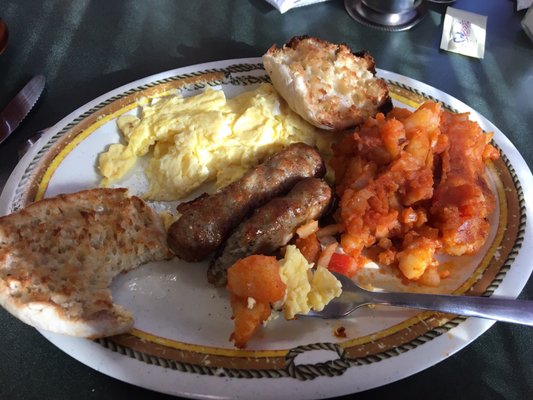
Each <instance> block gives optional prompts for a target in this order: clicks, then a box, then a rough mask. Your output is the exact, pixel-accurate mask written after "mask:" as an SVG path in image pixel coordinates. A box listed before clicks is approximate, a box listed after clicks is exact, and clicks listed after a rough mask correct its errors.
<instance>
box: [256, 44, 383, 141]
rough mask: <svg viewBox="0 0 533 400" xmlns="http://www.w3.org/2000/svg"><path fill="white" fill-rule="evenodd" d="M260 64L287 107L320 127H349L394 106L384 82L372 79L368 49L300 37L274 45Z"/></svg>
mask: <svg viewBox="0 0 533 400" xmlns="http://www.w3.org/2000/svg"><path fill="white" fill-rule="evenodd" d="M263 64H264V66H265V69H266V71H267V73H268V75H269V76H270V79H271V81H272V84H273V85H274V87H275V88H276V90H277V91H278V92H279V94H280V95H281V96H282V97H283V98H284V99H285V100H286V101H287V103H288V104H289V106H290V107H291V109H292V110H294V111H295V112H297V113H298V114H299V115H300V116H301V117H302V118H304V119H305V120H307V121H308V122H310V123H311V124H313V125H314V126H316V127H318V128H321V129H327V130H335V131H339V130H345V129H348V128H353V127H356V126H358V125H360V124H361V123H362V122H363V121H364V120H365V119H367V118H368V117H373V116H374V115H375V114H376V113H377V112H388V111H389V110H390V109H391V108H392V101H391V99H390V97H389V91H388V88H387V84H386V83H385V81H384V80H383V79H380V78H377V77H376V69H375V63H374V58H373V57H372V56H371V55H370V53H368V52H366V51H362V52H359V53H353V52H352V51H351V49H350V48H349V47H348V46H347V45H345V44H333V43H329V42H327V41H325V40H321V39H317V38H314V37H309V36H299V37H294V38H292V39H291V40H290V41H289V42H288V43H287V44H285V45H284V46H283V47H282V48H278V47H277V46H276V45H273V46H272V47H271V48H270V49H269V50H268V51H267V52H266V54H264V55H263Z"/></svg>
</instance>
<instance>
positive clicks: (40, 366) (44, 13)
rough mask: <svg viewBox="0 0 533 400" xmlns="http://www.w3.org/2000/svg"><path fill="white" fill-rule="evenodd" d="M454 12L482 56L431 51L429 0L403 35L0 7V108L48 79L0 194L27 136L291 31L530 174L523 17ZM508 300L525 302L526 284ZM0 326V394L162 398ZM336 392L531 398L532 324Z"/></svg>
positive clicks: (142, 12)
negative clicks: (520, 161)
mask: <svg viewBox="0 0 533 400" xmlns="http://www.w3.org/2000/svg"><path fill="white" fill-rule="evenodd" d="M453 7H455V8H460V9H463V10H468V11H472V12H475V13H478V14H481V15H486V16H488V24H487V38H486V47H485V56H484V58H483V59H482V60H479V59H475V58H470V57H466V56H462V55H459V54H454V53H449V52H445V51H442V50H440V49H439V46H440V40H441V35H442V26H443V18H444V12H445V9H446V6H443V5H439V4H434V3H428V14H427V15H426V17H425V18H424V19H423V20H422V21H421V22H420V23H419V24H417V25H416V26H415V27H413V28H412V29H410V30H407V31H404V32H386V31H381V30H377V29H373V28H369V27H366V26H363V25H361V24H360V23H358V22H355V21H354V20H352V19H351V18H350V17H349V15H348V14H347V12H346V11H345V8H344V2H343V1H341V0H331V1H327V2H323V3H320V4H315V5H311V6H306V7H301V8H297V9H294V10H291V11H289V12H287V13H285V14H280V13H279V12H278V11H277V10H275V9H274V8H273V7H272V6H271V5H269V4H268V3H267V2H266V1H263V0H240V1H237V0H233V1H231V0H225V1H222V0H220V1H207V0H196V1H180V0H154V1H126V0H122V1H108V0H93V1H89V0H87V1H80V0H75V1H65V0H48V1H43V2H41V1H32V0H25V1H19V0H0V18H1V19H3V20H4V21H5V22H6V23H7V25H8V28H9V34H10V36H9V43H8V47H7V49H6V50H5V51H4V53H3V54H1V55H0V108H2V107H3V106H5V105H6V104H7V103H8V101H9V99H10V98H12V96H14V95H15V94H16V92H17V91H18V90H19V89H20V88H21V87H22V86H23V85H24V84H25V83H26V82H27V81H28V80H29V79H30V78H31V77H32V76H33V75H36V74H43V75H45V77H46V80H47V82H46V89H45V91H44V93H43V94H42V96H41V98H40V100H39V101H38V103H37V105H36V107H35V108H34V109H33V110H32V111H31V113H30V114H29V116H28V117H27V118H26V120H25V121H24V122H23V123H22V125H21V126H20V127H19V128H18V129H17V131H16V132H15V133H14V134H13V135H12V136H11V137H10V138H9V139H8V140H6V141H5V142H4V143H3V144H2V145H0V188H2V187H3V186H4V184H5V182H6V180H7V179H8V177H9V175H10V174H11V172H12V171H13V169H14V168H15V166H16V164H17V162H18V156H17V149H18V148H19V146H20V144H21V143H22V142H23V141H25V139H27V138H29V137H31V136H32V134H33V133H34V132H35V131H37V130H39V129H42V128H46V127H49V126H51V125H53V124H55V123H56V122H58V121H59V120H60V119H61V118H63V117H64V116H66V115H67V114H69V113H70V112H72V111H74V110H75V109H77V108H78V107H80V106H82V105H84V104H85V103H87V102H88V101H90V100H92V99H94V98H96V97H97V96H99V95H102V94H104V93H106V92H108V91H110V90H112V89H114V88H117V87H119V86H121V85H123V84H126V83H129V82H131V81H134V80H136V79H139V78H143V77H146V76H149V75H152V74H155V73H158V72H162V71H166V70H170V69H174V68H178V67H183V66H188V65H193V64H198V63H203V62H209V61H217V60H224V59H232V58H242V57H258V56H261V55H262V54H263V53H264V52H265V51H266V50H267V49H268V48H269V47H270V46H271V45H272V44H273V43H277V44H278V45H281V44H283V43H285V42H286V41H287V40H288V39H290V38H291V37H293V36H296V35H303V34H308V35H312V36H317V37H320V38H323V39H326V40H329V41H332V42H345V43H347V44H348V45H349V46H350V47H351V48H352V49H353V50H361V49H366V50H368V51H370V52H371V53H372V54H373V56H374V57H375V59H376V62H377V66H378V68H381V69H385V70H389V71H393V72H396V73H399V74H402V75H405V76H408V77H411V78H414V79H416V80H419V81H422V82H424V83H426V84H428V85H431V86H433V87H435V88H437V89H440V90H442V91H444V92H446V93H448V94H450V95H452V96H454V97H456V98H457V99H459V100H461V101H463V102H464V103H466V104H468V105H469V106H471V107H472V108H474V109H475V110H476V111H478V112H479V113H480V114H482V115H483V116H484V117H486V118H487V119H489V120H490V121H491V122H493V123H494V124H495V125H496V126H497V127H498V128H499V129H500V130H501V131H502V132H503V133H504V134H505V135H506V136H507V137H508V138H509V139H510V141H511V142H512V143H513V144H514V145H515V147H516V148H517V149H519V151H520V153H521V154H522V156H523V157H524V159H525V160H526V162H527V164H528V165H529V167H530V168H531V167H533V42H532V41H531V40H530V39H529V38H528V37H527V36H526V34H525V33H524V31H523V30H522V28H521V26H520V21H521V19H522V18H523V16H524V14H525V12H524V11H516V2H514V1H509V0H489V1H475V0H470V1H467V0H457V1H456V2H455V3H453ZM528 200H529V199H526V201H528ZM520 298H522V299H530V300H533V284H532V282H531V280H530V281H529V283H528V284H527V285H526V287H525V289H524V290H523V291H522V293H521V294H520ZM0 332H1V336H2V340H1V345H0V399H3V400H7V399H78V400H85V399H101V400H104V399H122V398H128V399H170V398H174V397H171V396H168V395H164V394H160V393H157V392H152V391H150V390H146V389H143V388H139V387H136V386H134V385H131V384H128V383H123V382H120V381H118V380H115V379H113V378H111V377H108V376H106V375H103V374H101V373H99V372H97V371H95V370H93V369H90V368H88V367H86V366H85V365H83V364H82V363H80V362H78V361H76V360H74V359H73V358H71V357H70V356H69V355H67V354H65V353H63V352H62V351H61V350H59V349H57V348H56V347H54V346H53V345H52V344H50V343H49V342H48V341H47V340H46V339H44V338H43V337H42V336H41V335H40V334H39V333H38V332H37V331H36V330H34V329H33V328H31V327H29V326H27V325H24V324H23V323H21V322H19V321H18V320H17V319H15V318H13V317H12V316H11V315H9V314H8V313H7V312H5V311H4V310H3V309H0ZM214 395H216V393H214ZM348 397H349V398H352V397H353V398H361V399H365V398H369V399H370V398H401V399H403V398H409V399H427V398H431V399H455V398H459V399H463V398H465V399H466V398H476V399H517V400H521V399H527V398H533V329H532V328H527V327H523V326H516V325H511V324H504V323H496V324H495V325H493V326H492V327H491V328H490V329H489V330H488V331H487V332H486V333H484V334H483V335H481V337H479V338H478V339H477V340H475V341H474V342H473V343H471V344H470V345H468V346H467V347H466V348H464V349H463V350H461V351H459V352H458V353H456V354H454V355H452V356H450V357H448V358H446V359H445V360H443V361H442V362H440V363H438V364H437V365H434V366H431V367H429V368H427V369H425V370H423V371H422V372H420V373H418V374H416V375H413V376H410V377H407V378H405V379H403V380H400V381H397V382H394V383H391V384H387V385H385V386H382V387H379V388H375V389H371V390H369V391H366V392H362V393H358V394H357V395H353V396H346V397H345V398H348Z"/></svg>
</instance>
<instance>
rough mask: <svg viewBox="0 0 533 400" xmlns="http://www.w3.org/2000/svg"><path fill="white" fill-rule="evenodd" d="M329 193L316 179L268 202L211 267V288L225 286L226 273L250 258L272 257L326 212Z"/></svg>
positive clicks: (234, 237) (209, 277)
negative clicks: (234, 265) (241, 260)
mask: <svg viewBox="0 0 533 400" xmlns="http://www.w3.org/2000/svg"><path fill="white" fill-rule="evenodd" d="M331 198H332V190H331V188H330V187H329V185H328V184H327V183H326V182H325V181H323V180H321V179H316V178H306V179H303V180H301V181H299V182H298V183H297V184H296V185H295V186H294V188H293V189H292V190H291V191H290V192H289V193H288V194H287V196H285V197H277V198H275V199H273V200H271V201H270V202H269V203H267V204H266V205H264V206H263V207H261V208H259V209H257V210H256V212H255V213H254V214H253V215H252V216H251V217H250V218H249V219H248V220H246V221H244V222H243V223H241V224H240V225H239V226H238V227H237V229H236V230H235V231H234V232H233V233H232V234H231V236H230V237H229V238H228V240H227V241H226V244H225V245H224V248H223V250H222V252H221V254H220V256H219V257H217V258H215V260H214V262H212V263H211V265H210V266H209V269H208V273H207V279H208V281H209V282H210V283H213V284H214V285H215V286H224V285H225V284H226V278H227V269H228V268H229V267H230V266H232V265H233V264H234V263H235V262H236V261H237V260H239V259H241V258H244V257H246V256H249V255H252V254H264V255H271V254H274V253H275V252H276V251H277V250H278V249H279V248H280V247H281V246H284V245H286V244H287V243H289V241H290V240H291V239H292V237H293V235H294V232H295V231H296V229H297V228H298V227H299V226H301V225H302V224H304V223H306V222H308V221H310V220H313V219H319V218H320V217H321V216H322V215H323V214H324V213H325V212H326V210H328V208H329V205H330V203H331Z"/></svg>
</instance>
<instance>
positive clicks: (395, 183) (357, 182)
mask: <svg viewBox="0 0 533 400" xmlns="http://www.w3.org/2000/svg"><path fill="white" fill-rule="evenodd" d="M490 139H491V135H490V134H485V133H484V132H483V131H482V130H481V128H480V127H479V125H478V124H477V123H475V122H473V121H469V119H468V114H452V113H451V112H449V111H447V110H443V109H442V107H441V105H440V104H438V103H435V102H432V101H428V102H426V103H424V104H423V105H421V106H420V107H419V108H418V109H417V110H415V111H414V112H410V111H408V110H407V109H399V108H396V109H394V110H393V111H391V112H390V113H389V114H388V115H387V116H385V115H383V114H378V115H377V116H376V117H375V118H370V119H368V120H367V121H366V122H365V124H364V125H363V126H362V127H361V129H360V130H358V131H356V132H355V133H353V134H351V135H348V136H346V137H345V139H344V140H343V141H341V142H340V143H339V144H338V145H336V146H335V148H334V154H335V155H334V157H333V159H332V165H333V167H334V169H335V175H336V183H337V185H336V190H337V194H338V196H339V197H340V199H341V200H340V203H339V214H338V222H339V224H340V225H341V227H342V234H341V243H340V244H341V246H342V249H343V251H344V252H346V253H348V254H349V255H350V256H352V257H353V258H354V259H355V260H356V261H357V262H358V263H359V266H360V267H361V266H362V265H363V264H364V263H366V260H367V258H366V257H365V255H364V254H363V250H365V249H369V248H372V249H373V250H374V253H375V254H376V253H377V254H378V255H377V261H378V262H379V263H380V264H382V265H394V264H397V265H398V268H399V270H400V271H401V273H402V274H403V276H404V277H405V278H407V279H410V280H415V281H419V282H421V283H423V284H426V285H430V286H436V285H438V284H439V282H440V277H441V276H445V275H446V274H447V272H446V271H439V270H438V269H437V266H438V263H437V261H436V259H435V257H434V255H435V254H437V253H439V252H444V253H446V254H450V255H462V254H474V253H475V252H477V251H478V250H479V249H480V247H481V246H482V245H483V244H484V243H485V240H486V238H487V235H488V228H489V223H488V220H487V218H488V216H489V215H490V213H491V212H492V211H493V210H494V206H495V198H494V194H493V193H492V191H491V189H490V188H489V185H488V183H487V182H486V180H485V176H484V173H485V163H486V162H487V161H488V160H491V159H495V158H497V157H498V152H497V150H496V149H495V148H494V147H492V146H491V145H490V144H489V141H490ZM434 187H435V188H436V189H435V191H434V189H433V188H434Z"/></svg>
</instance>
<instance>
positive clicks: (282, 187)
mask: <svg viewBox="0 0 533 400" xmlns="http://www.w3.org/2000/svg"><path fill="white" fill-rule="evenodd" d="M324 173H325V166H324V162H323V160H322V157H321V156H320V154H319V153H318V151H316V150H315V149H314V148H313V147H311V146H308V145H306V144H304V143H295V144H292V145H290V146H288V147H286V148H285V149H283V150H281V151H280V152H278V153H276V154H274V155H272V156H271V157H269V158H268V159H267V160H266V161H264V162H263V163H262V164H260V165H258V166H256V167H255V168H253V169H251V170H250V171H248V172H247V173H246V174H245V175H244V176H243V177H242V178H241V179H239V180H238V181H236V182H234V183H232V184H230V185H228V186H226V187H224V188H222V189H221V190H219V191H218V192H216V193H214V194H212V195H210V196H207V195H204V196H201V197H199V198H197V199H195V200H193V201H191V202H187V203H182V204H180V205H179V206H178V211H179V212H180V213H181V214H182V215H181V216H180V218H179V219H178V220H177V221H176V222H174V223H173V224H172V225H171V226H170V228H169V231H168V243H169V245H170V248H171V249H172V250H173V251H174V253H175V254H176V255H177V256H178V257H179V258H182V259H184V260H186V261H200V260H204V259H206V258H207V257H208V256H209V255H210V254H211V253H212V252H214V251H215V250H217V249H218V248H219V247H220V246H221V245H222V244H223V242H224V241H225V240H226V239H227V238H228V236H229V234H230V233H231V231H232V230H233V229H234V228H235V227H236V226H237V225H238V224H239V223H240V222H241V221H242V220H243V219H244V218H245V217H247V216H248V215H249V214H250V213H251V212H252V211H253V210H254V209H256V208H257V207H260V206H261V205H263V204H265V203H266V202H268V201H269V200H270V199H272V198H273V197H276V196H278V195H280V194H282V193H285V192H287V191H288V190H289V189H290V188H291V187H292V186H293V185H294V184H295V183H296V182H297V181H299V180H301V179H303V178H307V177H322V176H323V175H324Z"/></svg>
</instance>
